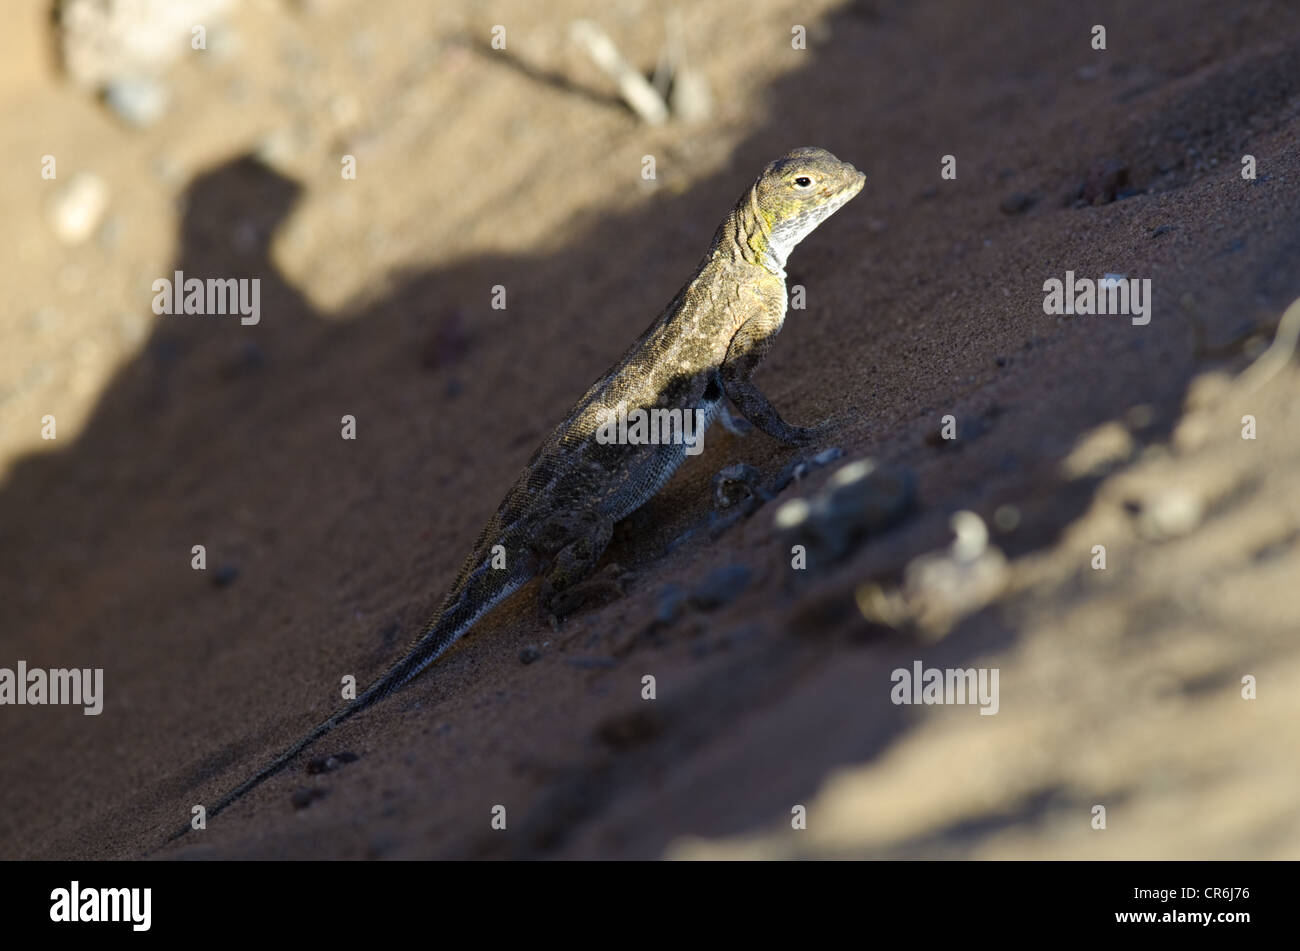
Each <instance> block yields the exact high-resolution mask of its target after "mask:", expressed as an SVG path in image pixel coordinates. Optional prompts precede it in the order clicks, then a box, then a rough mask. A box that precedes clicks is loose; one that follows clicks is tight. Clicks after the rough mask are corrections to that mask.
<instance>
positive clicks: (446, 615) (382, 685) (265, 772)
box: [167, 563, 531, 842]
mask: <svg viewBox="0 0 1300 951" xmlns="http://www.w3.org/2000/svg"><path fill="white" fill-rule="evenodd" d="M530 576H531V571H519V572H512V573H510V574H505V573H504V572H494V571H492V570H491V569H490V568H489V567H488V565H487V564H486V563H484V564H483V565H482V566H480V567H479V568H477V569H475V570H473V571H470V572H469V573H468V574H467V575H466V576H464V577H462V579H461V581H460V583H459V584H458V585H457V588H456V589H455V590H454V591H453V593H452V595H451V596H449V598H448V600H447V602H445V603H444V605H443V609H442V610H441V611H440V612H438V614H436V615H435V616H434V617H433V618H431V619H430V620H429V622H428V623H427V624H425V626H424V629H423V630H422V631H421V632H420V634H419V635H418V636H417V637H416V639H415V641H414V643H412V644H411V646H410V648H409V649H408V650H407V652H406V653H405V654H404V655H403V656H402V658H401V659H400V660H398V661H397V662H396V663H395V664H393V666H391V667H389V668H388V670H386V671H385V672H384V673H383V675H382V676H380V677H379V679H377V680H376V681H375V682H374V683H372V684H371V685H370V686H369V687H367V688H366V689H365V690H364V691H363V692H362V694H361V696H359V697H357V698H356V699H355V700H353V701H352V702H351V703H349V704H348V705H347V706H346V707H344V708H343V709H341V710H339V711H338V712H337V713H335V714H334V715H333V716H331V717H329V718H328V719H327V720H323V721H321V722H320V723H318V724H317V725H316V726H315V727H314V728H313V729H312V730H311V731H310V732H308V733H307V734H305V735H304V736H303V737H302V738H301V739H299V740H298V741H297V742H295V743H294V744H293V745H292V746H290V747H289V748H288V749H287V750H285V751H284V752H283V753H281V754H280V755H279V756H277V757H276V758H275V759H274V760H272V761H271V762H270V763H268V764H267V765H266V766H264V767H263V768H262V769H261V770H259V771H258V772H256V773H254V774H253V775H252V776H250V777H249V778H248V779H246V780H244V781H243V782H242V783H240V784H239V785H238V786H236V787H235V788H234V789H233V790H231V791H230V792H228V793H226V795H224V796H222V797H221V799H220V800H218V801H217V803H216V804H215V805H213V806H212V807H211V808H210V809H208V810H207V811H206V815H205V818H207V819H211V818H213V817H214V816H216V815H217V814H218V813H221V812H223V811H224V810H225V809H226V808H227V807H228V806H230V805H231V804H232V803H234V802H236V801H237V800H239V799H240V798H242V797H243V796H244V795H246V794H247V793H248V792H249V791H250V790H252V789H254V788H256V787H257V786H259V785H261V784H262V783H263V782H265V781H266V780H267V779H270V778H271V777H272V776H274V775H275V774H276V773H278V772H280V770H282V769H284V768H285V767H286V766H287V765H289V763H290V762H292V761H293V759H294V758H295V757H296V756H297V755H298V754H299V753H301V752H302V751H303V750H305V749H306V748H307V747H308V746H310V745H311V744H312V743H314V742H315V741H316V740H319V739H320V738H321V737H322V736H324V735H325V734H326V733H329V732H330V731H331V730H333V729H334V728H335V727H336V726H338V725H339V724H340V723H342V722H343V721H344V720H347V719H349V718H350V717H352V716H353V715H354V714H357V713H360V712H361V711H362V710H364V709H366V708H367V707H370V706H373V705H374V704H376V703H378V702H379V701H380V700H383V699H384V698H385V697H387V696H388V695H389V694H391V693H392V692H393V691H395V690H397V689H398V688H399V687H402V686H404V685H405V684H407V683H409V682H410V681H411V680H413V679H414V678H415V677H416V676H417V675H419V674H420V673H421V672H422V671H423V670H424V669H425V668H426V667H428V666H429V665H430V664H432V663H433V662H434V661H435V660H437V659H438V658H439V657H441V656H442V654H443V652H444V651H445V650H447V648H449V647H450V646H451V645H452V644H454V643H456V641H457V640H459V639H460V637H461V635H463V634H464V633H465V632H466V631H468V630H469V629H470V628H471V627H473V626H474V624H475V622H477V621H478V619H479V618H480V617H482V616H483V615H484V614H486V613H487V612H488V611H489V610H491V609H492V608H493V607H494V606H496V605H497V604H498V603H500V602H501V601H503V600H505V599H506V598H507V597H509V596H510V595H511V594H512V593H514V591H516V590H517V589H518V588H520V587H521V586H522V585H523V584H524V583H525V582H526V581H527V580H528V579H529V577H530ZM189 830H190V824H189V823H186V824H185V825H184V826H182V827H181V828H180V829H178V830H177V831H176V832H174V833H173V834H172V835H171V836H169V837H168V839H167V841H168V842H172V841H175V840H176V839H179V838H180V837H181V836H183V835H184V834H185V833H186V832H188V831H189Z"/></svg>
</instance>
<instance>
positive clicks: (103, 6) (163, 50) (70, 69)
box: [57, 0, 234, 89]
mask: <svg viewBox="0 0 1300 951" xmlns="http://www.w3.org/2000/svg"><path fill="white" fill-rule="evenodd" d="M233 7H234V0H64V2H63V3H62V4H61V5H60V7H59V18H58V25H57V31H58V35H57V41H58V48H59V52H60V55H61V57H62V61H63V68H64V70H65V71H66V72H67V74H68V76H69V77H71V78H72V80H73V82H75V83H77V85H79V86H82V87H83V88H86V89H97V88H100V87H102V86H106V85H107V84H109V83H110V82H113V81H114V80H119V79H124V78H129V77H143V76H153V75H158V74H159V73H161V72H162V70H163V69H164V68H165V67H166V66H167V65H168V64H170V63H171V62H173V61H174V60H176V59H178V58H179V57H180V56H181V55H182V54H184V53H187V52H190V51H191V50H192V47H191V45H190V43H191V38H192V36H193V32H192V31H193V29H194V27H195V26H203V27H204V28H205V29H206V30H208V31H212V30H213V28H214V27H215V26H217V25H218V24H219V23H220V22H221V21H222V20H223V19H224V17H225V15H226V14H227V13H228V12H229V11H230V10H231V9H232V8H233ZM195 52H198V51H195Z"/></svg>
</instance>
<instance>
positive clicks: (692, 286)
mask: <svg viewBox="0 0 1300 951" xmlns="http://www.w3.org/2000/svg"><path fill="white" fill-rule="evenodd" d="M865 182H866V176H865V175H864V174H863V173H862V172H859V171H858V170H857V169H856V168H854V167H853V166H852V165H850V164H849V163H847V162H843V161H840V160H839V159H837V158H836V157H835V156H834V155H832V154H831V153H830V152H828V151H826V150H825V149H820V148H798V149H794V150H793V151H791V152H789V153H787V154H785V155H783V156H781V157H780V158H778V159H776V160H775V161H773V162H770V163H769V164H768V165H767V166H766V167H765V168H764V169H763V172H762V174H761V175H760V176H759V177H758V179H757V180H756V181H755V182H754V184H753V186H752V187H751V188H749V190H748V191H746V192H745V194H744V195H742V196H741V197H740V199H739V200H738V201H737V202H736V204H735V205H734V206H733V207H732V209H731V211H730V212H729V213H728V214H727V216H726V217H725V218H724V219H723V221H722V224H721V225H719V227H718V229H717V231H716V232H715V234H714V236H713V241H712V243H711V244H710V246H709V250H708V252H707V253H706V254H705V255H704V257H703V259H702V260H701V261H700V263H699V265H698V266H697V267H696V269H695V272H694V274H693V275H692V276H691V278H690V280H688V281H687V283H686V284H685V285H684V286H683V287H682V289H681V290H680V291H678V293H677V294H676V296H674V297H673V299H672V300H671V301H670V302H669V303H668V305H667V306H666V307H665V308H664V309H663V311H662V312H660V314H659V315H658V317H656V318H655V320H654V322H653V323H652V324H651V325H650V326H649V327H648V328H647V329H646V330H645V332H644V333H642V334H641V336H640V337H639V338H638V339H637V340H636V342H635V343H633V344H632V346H631V347H629V348H628V350H627V351H626V352H625V353H624V354H623V356H622V358H621V359H620V360H619V361H618V362H617V363H615V364H614V366H613V367H611V368H610V369H609V370H608V371H606V372H605V373H604V374H603V375H602V376H601V377H600V378H599V379H597V380H596V381H595V382H594V383H593V384H592V385H591V386H590V387H589V388H588V389H587V392H586V393H585V394H584V395H583V396H582V398H581V399H580V400H578V402H577V404H576V405H575V406H574V407H573V408H572V409H571V410H570V411H569V413H568V415H566V416H565V418H564V420H563V421H562V422H561V423H560V424H559V425H558V426H557V427H556V428H555V430H554V431H553V432H551V434H550V435H549V436H547V437H546V438H545V440H544V441H543V442H542V444H541V445H540V446H539V447H538V448H537V450H536V451H535V452H534V453H533V455H532V457H531V458H530V459H529V460H528V463H527V465H526V466H525V467H524V470H523V472H522V473H520V475H519V477H518V478H517V480H516V481H515V483H514V485H513V486H512V487H511V489H510V491H509V492H508V493H507V494H506V497H505V499H504V500H503V501H502V502H501V504H500V506H499V507H498V508H497V511H496V513H495V514H494V515H493V516H492V518H491V519H490V520H489V521H488V523H487V525H486V526H485V527H484V529H483V531H482V532H481V533H480V534H479V537H478V540H477V542H476V543H475V545H474V547H473V550H472V551H471V553H470V555H469V556H468V557H467V558H466V559H465V562H464V564H463V565H462V567H461V569H460V573H459V574H458V575H457V576H456V579H455V581H454V582H453V583H452V585H451V588H450V590H449V591H448V592H447V594H446V596H445V597H444V599H443V601H442V604H441V607H440V608H439V610H438V611H437V612H436V613H435V614H434V615H433V616H432V617H431V618H430V619H429V621H428V622H427V623H426V624H425V625H424V627H423V628H422V629H421V631H420V633H419V634H418V635H417V636H416V638H415V640H414V641H413V642H412V644H411V646H410V647H409V649H408V650H407V651H406V653H405V654H403V655H402V656H401V657H400V658H399V659H398V660H397V661H396V662H395V663H393V664H392V666H390V667H389V668H388V669H387V670H386V671H385V672H384V673H383V674H382V675H380V676H379V678H378V679H377V680H375V681H374V682H373V683H371V684H370V685H369V686H368V687H367V688H366V689H365V690H364V691H363V692H362V693H361V694H360V695H359V696H357V697H356V699H354V700H352V701H351V702H349V703H348V704H347V705H346V706H344V707H342V708H341V709H340V710H338V712H336V713H334V714H333V715H332V716H330V717H329V718H327V719H325V720H324V721H322V722H321V723H319V724H318V725H317V726H316V727H314V728H313V729H312V730H310V731H309V732H307V733H306V734H305V735H303V736H302V737H301V738H300V739H299V740H298V741H297V742H295V743H294V744H293V745H292V746H290V747H289V748H288V749H286V750H285V751H284V752H283V753H281V754H280V755H279V756H277V757H276V758H275V759H274V760H272V761H271V762H270V763H269V764H267V765H266V766H265V767H263V768H262V769H261V770H259V771H258V772H256V773H254V774H253V775H252V776H250V777H249V778H248V779H246V780H245V781H244V782H243V783H241V784H240V785H239V786H237V787H236V788H235V789H233V790H232V791H231V792H229V793H227V794H226V795H225V796H223V797H222V798H221V799H220V800H219V801H218V802H217V803H216V804H215V805H214V806H213V807H212V808H211V809H208V810H207V812H206V816H207V817H208V818H211V817H214V816H216V815H217V814H218V813H220V812H222V811H223V810H225V809H226V808H227V807H228V806H230V805H231V804H233V803H234V802H235V801H236V800H238V799H240V798H241V797H243V796H244V795H245V794H246V793H248V792H249V791H250V790H252V789H253V788H254V787H256V786H258V785H259V784H261V783H262V782H263V781H265V780H266V779H268V778H270V777H271V776H273V775H275V774H276V773H278V772H279V771H280V770H282V769H283V768H284V767H285V766H287V765H288V764H289V763H290V762H291V761H292V760H293V759H294V758H295V757H296V756H297V755H298V754H299V753H301V752H302V751H303V750H304V749H306V748H307V747H308V746H310V745H311V744H312V743H314V742H315V741H316V740H318V739H320V738H321V737H323V736H324V735H325V734H327V733H329V732H330V731H331V730H333V729H334V728H335V727H337V726H338V725H339V724H341V723H342V722H343V721H344V720H347V719H349V718H350V717H352V716H354V715H355V714H357V713H359V712H360V711H362V710H364V709H366V708H367V707H370V706H373V705H374V704H376V703H378V702H379V701H381V700H383V699H384V698H385V697H387V696H389V695H390V694H391V693H393V691H395V690H397V689H398V688H399V687H402V686H404V685H405V684H407V683H409V682H410V681H411V680H412V679H413V678H415V677H416V676H417V675H419V674H420V673H421V672H423V671H424V670H425V669H426V668H427V667H429V665H430V664H432V663H433V662H434V661H436V660H437V659H438V658H439V657H440V656H441V655H442V654H443V652H444V651H446V650H447V648H449V647H450V646H451V645H452V644H454V643H455V642H456V641H457V640H459V639H460V638H461V637H462V636H463V635H464V634H465V633H466V632H467V631H469V629H470V628H471V627H473V626H474V624H475V623H476V622H477V621H478V620H479V619H480V618H481V617H483V615H485V614H486V613H487V612H488V611H490V610H492V608H494V607H496V606H497V605H498V604H500V603H501V602H502V601H504V600H506V599H507V598H508V597H510V596H511V595H512V594H514V593H515V592H516V591H517V590H519V589H520V588H521V587H523V586H524V585H525V584H527V583H528V582H530V581H532V580H533V579H534V578H537V577H539V576H540V577H541V586H540V591H539V594H538V598H539V603H540V604H541V606H542V608H543V610H544V611H548V610H549V611H550V612H551V616H552V617H553V618H554V617H557V616H563V615H564V614H566V613H569V611H570V609H571V608H572V605H573V604H574V603H575V602H576V601H578V600H580V599H581V598H582V597H583V595H582V591H583V587H584V585H589V584H591V583H593V581H595V579H593V578H592V577H591V576H592V575H593V573H594V569H595V567H596V564H597V562H598V561H599V560H600V558H601V555H602V554H603V553H604V551H605V548H606V546H607V545H608V544H609V541H610V538H611V535H612V533H613V529H614V525H615V523H617V522H618V521H620V520H622V519H623V518H626V517H627V516H628V515H630V514H631V513H632V512H634V511H636V510H637V509H638V508H640V507H641V506H642V505H643V504H645V503H646V502H647V501H648V500H649V499H650V498H651V497H653V496H654V495H655V494H656V493H657V492H658V491H659V489H660V488H661V487H662V486H663V485H664V484H665V483H666V482H667V481H668V479H669V478H670V477H671V476H672V475H673V473H674V472H675V471H676V470H677V468H678V467H679V466H680V465H681V464H682V462H683V461H684V459H685V457H686V454H687V448H688V447H687V446H686V445H685V444H684V443H683V442H682V441H681V440H676V441H669V442H666V443H665V442H657V443H649V442H641V443H632V442H631V441H630V440H629V441H625V442H622V443H620V442H610V441H606V440H602V439H598V438H597V433H598V430H599V429H600V427H601V425H602V423H603V422H605V421H606V420H607V419H608V418H609V415H610V414H611V413H614V412H616V411H617V408H618V407H619V406H620V404H622V405H624V406H630V407H633V408H641V409H655V408H663V409H681V410H684V411H693V412H695V413H696V417H695V418H696V421H697V422H696V425H697V430H696V432H697V437H696V438H699V436H698V434H702V433H703V431H704V430H705V429H706V428H707V426H708V425H709V423H710V422H712V420H713V419H714V418H716V416H717V415H718V413H719V412H720V411H723V409H724V407H723V403H724V398H725V399H729V400H730V401H731V402H732V403H733V404H734V405H735V407H736V408H737V409H738V410H739V411H740V412H741V414H742V415H743V416H744V417H745V418H746V419H747V420H748V421H749V422H750V423H751V424H753V425H754V426H756V427H757V428H758V429H760V430H761V431H763V432H765V433H767V434H768V435H769V436H772V437H774V438H775V439H777V440H779V441H780V442H782V443H785V444H789V445H798V444H803V443H807V442H809V441H811V440H812V439H814V438H816V436H817V435H818V434H819V433H820V432H821V431H822V428H821V427H816V426H815V427H802V426H794V425H791V424H790V423H787V422H786V421H785V420H784V419H782V418H781V416H780V414H778V413H777V411H776V409H775V408H774V407H773V406H772V404H771V403H770V402H769V401H768V399H767V397H766V396H764V395H763V393H762V392H761V391H760V390H759V389H758V387H757V386H756V385H755V384H754V382H753V379H752V378H753V375H754V371H755V369H756V368H757V367H758V365H759V363H760V362H761V361H762V360H763V358H764V356H766V355H767V353H768V352H769V351H770V350H771V348H772V345H773V342H774V340H775V339H776V335H777V333H778V332H779V331H780V330H781V326H782V324H783V323H784V321H785V314H786V284H785V278H786V273H785V264H786V260H787V258H788V256H789V254H790V252H791V250H792V249H793V248H794V247H795V245H796V244H798V243H799V242H800V241H801V240H803V239H804V238H805V237H807V236H808V234H810V233H811V232H812V231H813V229H814V228H816V227H817V226H818V225H819V224H821V222H823V221H825V220H826V219H827V218H828V217H830V215H831V214H833V213H834V212H835V211H836V210H837V209H839V208H840V206H841V205H843V204H844V203H845V202H847V201H848V200H849V199H851V198H853V197H854V196H855V195H856V194H857V193H858V192H859V191H861V190H862V187H863V185H864V184H865ZM496 546H501V547H500V548H497V547H496ZM502 553H504V556H505V557H504V567H502V566H501V558H500V556H501V554H502ZM189 828H190V824H189V823H187V824H186V825H185V826H184V827H182V829H181V830H180V831H178V832H177V833H176V834H175V835H173V836H172V837H171V839H176V838H179V837H180V836H181V835H182V834H184V833H185V832H186V831H188V830H189ZM169 841H170V840H169Z"/></svg>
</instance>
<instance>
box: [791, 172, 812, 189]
mask: <svg viewBox="0 0 1300 951" xmlns="http://www.w3.org/2000/svg"><path fill="white" fill-rule="evenodd" d="M811 184H812V179H811V178H809V177H808V176H807V175H800V176H799V177H798V178H796V179H795V180H794V185H795V187H796V188H807V187H808V186H809V185H811Z"/></svg>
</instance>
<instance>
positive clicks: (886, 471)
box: [776, 459, 916, 563]
mask: <svg viewBox="0 0 1300 951" xmlns="http://www.w3.org/2000/svg"><path fill="white" fill-rule="evenodd" d="M915 503H916V475H915V474H914V473H913V472H912V470H911V469H908V468H905V467H902V466H888V465H881V464H878V463H876V462H875V461H874V460H871V459H859V460H857V461H855V462H850V463H849V464H848V465H845V466H843V467H841V468H840V469H839V470H838V471H837V472H836V473H835V474H834V475H832V476H831V477H830V479H829V481H827V483H826V485H825V487H823V488H822V490H821V491H820V492H818V493H817V494H816V495H814V496H813V497H812V498H809V499H792V500H791V501H789V502H786V503H785V504H784V505H782V506H781V507H780V508H779V509H777V511H776V527H777V530H778V531H779V532H780V533H781V535H782V537H783V538H784V539H785V542H786V543H787V544H801V545H805V546H807V547H808V549H809V552H810V554H812V555H813V556H814V558H815V559H816V560H817V561H821V562H823V563H824V562H826V561H835V560H838V559H839V558H842V557H844V556H845V555H847V554H849V552H851V551H852V550H853V549H854V548H855V547H857V545H858V544H860V543H861V542H862V541H863V540H864V539H865V538H866V537H867V536H869V535H871V534H874V533H876V532H881V531H884V530H885V529H887V528H889V527H891V526H892V525H894V524H896V523H897V522H898V521H899V520H900V519H902V518H903V517H904V516H906V515H907V513H908V512H910V511H911V509H912V507H913V506H914V505H915Z"/></svg>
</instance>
